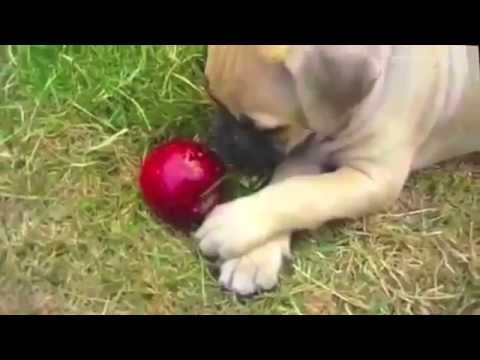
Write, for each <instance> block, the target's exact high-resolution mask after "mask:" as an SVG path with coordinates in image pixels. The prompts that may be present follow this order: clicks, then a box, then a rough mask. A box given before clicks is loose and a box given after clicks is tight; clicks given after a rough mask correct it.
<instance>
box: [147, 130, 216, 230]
mask: <svg viewBox="0 0 480 360" xmlns="http://www.w3.org/2000/svg"><path fill="white" fill-rule="evenodd" d="M224 175H225V167H224V165H223V164H222V163H221V162H220V160H219V159H218V158H217V156H216V155H215V153H214V152H213V151H211V150H209V149H208V148H207V147H206V146H204V145H202V144H200V143H197V142H195V141H192V140H185V139H174V140H171V141H169V142H167V143H165V144H161V145H158V146H156V147H155V148H154V149H153V150H152V151H151V152H150V153H149V154H148V155H147V156H146V158H145V159H144V161H143V165H142V168H141V172H140V188H141V191H142V194H143V198H144V200H145V202H146V203H147V205H149V206H150V208H151V209H152V210H153V212H154V213H155V214H156V215H157V216H159V217H160V218H161V219H162V220H164V221H166V222H167V223H170V224H171V225H174V226H177V227H182V228H184V227H191V226H193V225H195V224H198V223H199V222H201V221H202V220H203V219H204V218H205V216H206V215H207V214H208V213H209V212H210V211H211V210H212V209H213V208H214V207H215V206H216V205H218V204H219V203H220V202H221V201H222V200H223V186H222V185H223V182H222V178H223V176H224Z"/></svg>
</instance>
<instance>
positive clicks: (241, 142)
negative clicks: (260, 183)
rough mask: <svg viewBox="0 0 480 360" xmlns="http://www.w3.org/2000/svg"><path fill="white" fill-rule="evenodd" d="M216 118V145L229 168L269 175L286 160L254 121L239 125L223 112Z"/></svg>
mask: <svg viewBox="0 0 480 360" xmlns="http://www.w3.org/2000/svg"><path fill="white" fill-rule="evenodd" d="M215 117H216V118H215V125H214V130H213V139H212V143H213V144H212V145H213V148H214V150H215V151H216V152H217V154H218V156H219V157H220V158H221V159H222V161H223V162H224V163H225V164H227V165H228V166H231V167H233V168H235V169H237V170H238V171H240V172H243V173H246V174H253V175H269V174H271V173H272V172H273V170H274V169H275V167H276V166H277V165H278V164H279V163H280V162H281V161H282V160H283V158H284V154H283V153H282V151H280V150H279V148H278V146H277V145H276V144H275V142H274V141H273V139H272V136H271V135H269V134H268V133H266V132H262V131H261V130H258V129H257V128H255V125H254V124H253V123H252V122H251V121H239V120H237V119H236V118H234V117H233V116H232V115H231V114H230V113H228V112H226V111H225V110H222V109H220V110H218V112H217V114H216V116H215Z"/></svg>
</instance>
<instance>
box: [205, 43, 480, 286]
mask: <svg viewBox="0 0 480 360" xmlns="http://www.w3.org/2000/svg"><path fill="white" fill-rule="evenodd" d="M478 68H479V60H478V49H477V48H476V47H467V46H420V45H418V46H396V45H391V46H390V45H376V46H372V45H365V46H364V45H348V46H347V45H345V46H340V45H339V46H328V45H301V46H300V45H298V46H293V45H292V46H288V45H283V46H276V45H275V46H274V45H262V46H259V45H249V46H248V45H247V46H210V47H209V51H208V59H207V66H206V77H207V80H208V90H209V92H210V94H211V95H212V98H213V99H214V100H215V101H216V102H217V104H218V105H219V106H220V107H221V108H222V111H223V112H224V113H228V114H227V115H225V114H224V116H227V117H229V119H227V120H225V119H224V120H223V121H227V122H228V121H230V122H232V121H237V120H238V121H239V122H240V123H249V125H248V126H250V128H249V130H248V131H252V128H254V129H255V131H256V132H257V133H260V134H262V135H261V136H263V137H261V139H265V141H267V140H269V141H271V144H272V147H271V148H272V149H274V150H275V151H278V152H281V153H282V154H283V155H284V158H283V161H282V162H281V163H280V164H279V165H278V166H277V167H276V170H275V174H274V177H273V180H272V183H271V184H270V185H268V186H266V187H265V188H263V189H262V190H260V191H259V192H257V193H255V194H254V195H250V196H247V197H243V198H240V199H237V200H234V201H231V202H229V203H226V204H223V205H221V206H218V207H217V208H216V209H215V210H214V211H213V212H212V213H211V215H210V216H209V217H208V218H207V219H206V221H205V222H204V223H203V225H202V226H201V227H200V229H199V230H198V231H197V233H196V236H197V238H198V239H199V240H200V248H201V250H202V251H203V253H205V254H206V255H209V256H219V257H220V258H221V259H222V260H223V261H224V262H223V265H222V268H221V275H220V282H221V283H222V285H223V286H225V287H226V288H228V289H230V290H232V291H234V292H236V293H238V294H241V295H249V294H253V293H255V292H257V291H259V290H265V289H270V288H272V287H274V286H275V285H276V284H277V281H278V272H279V270H280V267H281V263H282V256H283V255H289V254H290V250H289V249H290V235H291V233H292V232H293V231H296V230H301V229H316V228H318V227H319V226H321V225H322V224H324V223H325V222H326V221H330V220H333V219H339V218H355V217H359V216H362V215H366V214H369V213H371V212H374V211H381V210H382V209H384V208H385V207H387V206H389V205H391V204H392V202H394V201H395V200H396V199H397V198H398V196H399V194H400V192H401V190H402V188H403V186H404V184H405V181H406V179H407V177H408V176H409V174H410V173H411V171H412V170H415V169H420V168H422V167H425V166H428V165H431V164H433V163H436V162H439V161H442V160H446V159H449V158H453V157H456V156H459V155H462V154H466V153H469V152H473V151H477V150H480V80H479V71H478ZM242 126H243V125H242ZM245 129H247V128H245ZM235 131H236V130H235ZM235 131H234V132H235ZM239 131H241V129H240V130H239ZM242 131H243V130H242ZM245 131H247V130H245ZM229 136H232V139H233V140H232V142H226V143H225V144H227V145H228V144H230V145H228V146H230V147H231V148H233V147H235V146H236V145H235V144H236V143H235V142H234V140H235V141H236V140H238V136H239V135H235V134H233V135H232V134H230V135H229ZM259 139H260V138H259ZM223 140H225V139H223ZM299 144H301V146H297V145H299ZM237 145H238V143H237ZM228 146H226V148H228ZM292 149H293V150H292ZM227 150H228V149H227ZM260 156H261V153H260V152H257V154H252V160H253V159H254V158H256V157H260ZM257 160H258V159H257ZM268 164H269V163H268Z"/></svg>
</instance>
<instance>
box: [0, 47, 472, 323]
mask: <svg viewBox="0 0 480 360" xmlns="http://www.w3.org/2000/svg"><path fill="white" fill-rule="evenodd" d="M205 54H206V51H205V47H203V46H21V47H3V48H0V313H19V314H20V313H21V314H56V313H62V314H72V313H74V314H132V313H135V314H137V313H142V314H143V313H148V314H445V313H447V314H457V313H471V312H472V311H477V310H478V309H479V308H480V300H479V299H480V203H479V197H480V196H479V195H480V161H479V158H478V157H476V156H473V157H469V158H465V159H460V160H457V161H453V162H449V163H447V164H442V165H441V166H437V167H434V168H431V169H427V170H425V171H422V172H419V173H417V174H414V175H413V176H412V177H411V179H410V180H409V181H408V184H407V186H406V188H405V189H404V191H403V193H402V197H401V199H400V200H399V201H398V202H396V204H395V205H394V206H392V207H391V208H390V209H389V210H388V211H386V212H384V213H380V214H377V215H374V216H369V217H367V218H364V219H359V220H358V221H354V222H343V223H337V224H331V225H329V226H325V227H323V228H321V229H319V230H318V231H316V232H313V233H305V234H301V235H299V236H298V239H297V240H296V241H295V244H294V254H295V258H294V260H293V261H292V263H290V264H288V265H287V266H286V267H285V270H284V272H283V274H282V281H281V286H280V287H278V288H277V289H276V290H275V291H272V292H269V293H265V294H262V295H260V296H258V297H256V298H254V299H250V300H240V299H236V298H235V297H234V296H232V295H231V294H229V293H225V292H223V291H222V290H221V289H220V288H219V287H218V286H217V283H216V277H215V275H216V274H215V272H212V271H211V266H210V265H209V263H208V262H207V260H205V259H203V258H202V257H201V256H200V254H199V253H198V251H197V249H196V247H195V242H194V241H193V240H192V239H191V238H189V237H187V236H185V235H182V234H180V233H177V232H175V231H174V230H173V229H171V228H169V227H168V226H166V225H165V224H162V223H160V222H159V221H156V220H155V219H153V218H152V217H151V215H150V213H149V212H148V210H147V209H146V208H145V206H144V204H143V202H142V201H141V198H140V196H139V194H138V188H137V176H138V168H139V164H140V162H141V159H142V156H143V155H144V154H145V152H146V151H148V149H149V148H150V146H151V145H152V144H154V143H156V142H159V141H161V140H164V139H167V138H169V137H172V136H179V135H182V136H188V137H194V136H198V137H201V138H204V137H205V136H207V134H208V132H207V131H208V125H209V117H210V112H211V108H210V106H209V102H208V99H207V97H206V95H205V92H204V90H203V88H202V86H203V66H204V59H205ZM242 183H243V181H238V189H239V191H249V189H248V188H246V189H243V188H241V187H242ZM319 201H321V199H319Z"/></svg>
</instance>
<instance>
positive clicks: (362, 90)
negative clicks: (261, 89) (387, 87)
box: [286, 45, 381, 115]
mask: <svg viewBox="0 0 480 360" xmlns="http://www.w3.org/2000/svg"><path fill="white" fill-rule="evenodd" d="M286 65H287V67H288V68H289V69H290V71H291V72H292V74H293V76H294V77H295V81H296V84H297V90H298V92H299V95H300V97H301V98H302V102H305V101H306V102H307V104H304V105H308V106H314V107H315V104H317V105H316V106H317V107H322V109H323V111H322V112H324V113H325V112H328V113H329V114H330V115H333V114H335V115H341V114H342V113H343V112H345V111H348V110H349V109H351V108H352V107H353V106H355V105H357V104H358V103H360V102H361V101H362V100H363V99H364V98H365V97H366V96H367V95H368V94H369V93H370V92H371V91H372V89H373V87H374V85H375V82H376V80H377V79H378V78H379V77H380V75H381V67H380V65H379V64H378V63H377V61H376V59H375V58H374V57H372V56H371V55H370V54H369V53H368V51H367V50H366V47H365V46H355V45H351V46H338V45H334V46H328V45H309V46H299V47H297V48H296V49H295V50H293V49H292V50H291V51H290V53H289V55H288V58H287V60H286Z"/></svg>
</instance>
